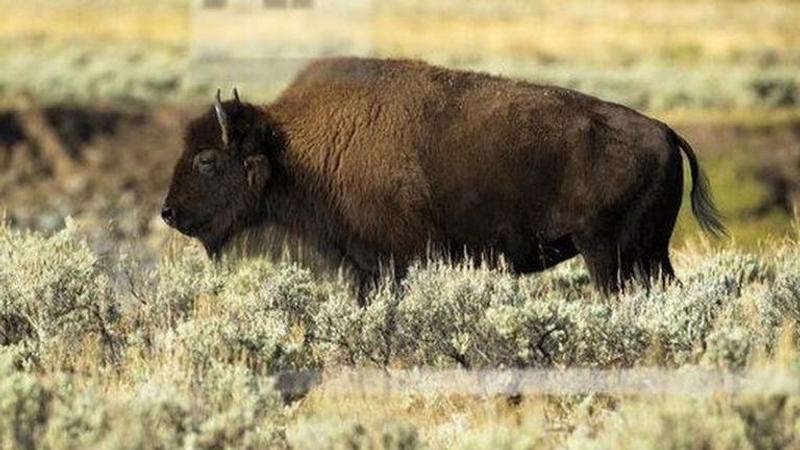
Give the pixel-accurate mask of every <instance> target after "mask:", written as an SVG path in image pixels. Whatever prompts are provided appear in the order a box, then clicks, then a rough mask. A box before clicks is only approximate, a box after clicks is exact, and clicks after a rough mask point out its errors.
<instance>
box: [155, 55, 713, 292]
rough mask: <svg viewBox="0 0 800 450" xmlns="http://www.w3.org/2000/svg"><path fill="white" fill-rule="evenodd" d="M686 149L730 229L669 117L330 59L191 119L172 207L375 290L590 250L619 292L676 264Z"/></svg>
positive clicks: (184, 224)
mask: <svg viewBox="0 0 800 450" xmlns="http://www.w3.org/2000/svg"><path fill="white" fill-rule="evenodd" d="M681 151H682V152H683V153H684V154H685V155H686V157H687V159H688V162H689V167H690V172H691V176H692V179H693V186H692V190H691V203H692V209H693V211H694V214H695V216H696V217H697V219H698V221H699V223H700V225H701V227H702V228H703V229H704V230H705V231H707V232H709V233H711V234H713V235H721V234H724V232H725V230H724V227H723V225H722V223H721V221H720V218H719V214H718V212H717V210H716V208H715V207H714V204H713V202H712V199H711V195H710V191H709V186H708V181H707V179H706V178H705V176H704V175H703V173H702V171H701V169H700V167H699V165H698V163H697V159H696V157H695V154H694V152H693V151H692V148H691V147H690V146H689V144H688V143H687V142H686V140H684V139H683V138H682V137H680V136H679V135H678V134H677V133H675V132H674V131H673V130H672V129H671V128H669V127H668V126H667V125H665V124H663V123H661V122H659V121H657V120H654V119H651V118H648V117H646V116H644V115H642V114H639V113H637V112H636V111H633V110H631V109H628V108H626V107H624V106H620V105H617V104H613V103H608V102H605V101H601V100H599V99H597V98H594V97H591V96H588V95H584V94H580V93H578V92H575V91H572V90H569V89H563V88H558V87H551V86H540V85H535V84H531V83H527V82H522V81H514V80H509V79H505V78H501V77H495V76H490V75H486V74H481V73H473V72H466V71H456V70H447V69H443V68H438V67H434V66H431V65H428V64H425V63H423V62H418V61H407V60H378V59H359V58H334V59H324V60H319V61H316V62H313V63H312V64H310V65H309V66H308V67H307V68H306V69H305V70H304V71H303V72H302V73H301V74H300V75H299V76H298V77H297V78H296V79H295V80H294V82H293V83H292V84H291V85H290V86H289V87H288V88H287V89H286V91H285V92H284V93H283V94H282V95H281V96H280V97H279V98H278V99H277V100H276V101H275V102H273V103H271V104H269V105H266V106H257V105H253V104H250V103H247V102H242V101H241V100H240V99H239V96H238V93H235V98H234V99H232V100H229V101H226V102H222V100H221V99H220V97H219V93H218V94H217V99H216V102H215V103H214V105H213V106H212V107H211V108H209V110H208V111H207V112H206V113H205V114H204V115H203V116H201V117H199V118H197V119H196V120H194V121H193V122H191V123H190V124H189V125H188V129H187V131H186V134H185V148H184V151H183V154H182V155H181V157H180V159H179V160H178V162H177V165H176V167H175V172H174V177H173V180H172V185H171V186H170V190H169V194H168V195H167V199H166V201H165V204H164V209H163V212H162V215H163V217H164V220H165V221H166V222H167V223H168V224H169V225H170V226H172V227H174V228H176V229H178V230H179V231H181V232H182V233H184V234H187V235H189V236H193V237H196V238H197V239H199V240H200V241H201V242H202V243H203V245H204V246H205V248H206V250H207V251H208V253H209V255H211V256H212V257H213V256H217V255H219V254H220V253H221V252H223V251H224V249H225V246H226V244H227V243H228V242H229V241H230V239H231V237H232V236H235V235H237V234H239V233H241V232H243V231H244V230H248V229H251V228H254V227H262V226H267V225H276V226H280V227H283V228H284V229H287V230H291V231H292V233H295V234H296V235H297V236H300V237H302V238H303V239H305V240H308V242H311V243H313V245H314V246H317V247H320V248H325V249H326V250H325V251H326V254H331V255H333V256H334V257H335V258H338V259H339V261H340V262H341V263H344V264H347V265H349V266H351V267H352V268H353V269H354V271H355V272H356V273H357V274H358V278H359V281H360V284H361V286H362V287H364V286H368V285H369V283H372V282H374V280H375V279H376V277H377V276H378V274H379V272H380V268H381V267H385V266H386V265H391V267H394V269H395V271H396V273H397V275H398V276H399V277H402V275H403V273H404V271H405V269H406V267H407V266H408V265H409V264H410V263H411V262H413V261H414V260H415V259H418V258H421V257H424V256H426V255H428V254H429V252H430V249H432V248H433V249H436V250H437V251H438V252H441V253H443V254H444V256H445V257H448V258H454V259H457V258H463V257H464V256H465V255H475V256H482V257H488V258H491V257H493V256H495V257H496V256H497V255H503V257H504V259H505V261H507V262H508V263H509V265H510V267H511V268H512V269H513V270H514V271H516V272H518V273H530V272H535V271H540V270H543V269H546V268H549V267H552V266H553V265H555V264H558V263H560V262H562V261H564V260H566V259H569V258H572V257H574V256H576V255H578V254H581V255H583V258H584V260H585V262H586V265H587V266H588V269H589V272H590V274H591V277H592V279H593V281H594V283H595V284H596V286H597V287H598V288H599V289H600V290H602V291H603V292H613V291H617V290H619V289H620V288H622V287H624V286H625V285H626V284H627V283H628V282H629V281H631V280H633V279H637V278H638V279H641V280H643V281H645V282H649V281H650V280H652V279H656V278H662V279H669V278H672V277H673V276H674V272H673V268H672V265H671V263H670V259H669V240H670V237H671V235H672V231H673V227H674V225H675V220H676V217H677V215H678V211H679V209H680V206H681V198H682V192H683V167H682V156H681ZM362 293H363V291H362ZM361 298H362V299H363V296H362V297H361Z"/></svg>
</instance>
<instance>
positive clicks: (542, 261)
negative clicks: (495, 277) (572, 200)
mask: <svg viewBox="0 0 800 450" xmlns="http://www.w3.org/2000/svg"><path fill="white" fill-rule="evenodd" d="M577 254H578V249H577V248H576V247H575V244H574V243H573V242H572V236H570V235H566V236H562V237H560V238H558V239H556V240H554V241H549V242H541V241H540V242H539V243H538V245H536V246H535V247H534V248H531V249H529V251H527V252H525V253H517V254H515V253H511V254H510V255H508V256H509V259H510V260H511V263H512V264H513V266H514V270H515V271H516V272H518V273H522V274H526V273H532V272H540V271H542V270H545V269H549V268H551V267H553V266H555V265H556V264H560V263H562V262H564V261H566V260H568V259H570V258H572V257H574V256H576V255H577Z"/></svg>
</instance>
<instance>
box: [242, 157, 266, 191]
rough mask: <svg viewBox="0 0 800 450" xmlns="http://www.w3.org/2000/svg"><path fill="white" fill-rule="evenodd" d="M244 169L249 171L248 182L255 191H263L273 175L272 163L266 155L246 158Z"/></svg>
mask: <svg viewBox="0 0 800 450" xmlns="http://www.w3.org/2000/svg"><path fill="white" fill-rule="evenodd" d="M244 170H245V171H246V172H247V184H248V186H250V189H252V190H253V191H254V192H261V191H262V190H263V189H264V186H266V185H267V181H268V180H269V177H270V175H272V165H271V164H270V163H269V160H268V159H267V157H266V156H264V155H252V156H248V157H247V158H245V160H244Z"/></svg>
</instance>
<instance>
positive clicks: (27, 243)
mask: <svg viewBox="0 0 800 450" xmlns="http://www.w3.org/2000/svg"><path fill="white" fill-rule="evenodd" d="M0 285H2V286H3V289H2V290H0V324H3V325H4V326H3V328H2V330H1V331H0V345H9V344H18V345H19V346H22V347H25V348H26V349H27V350H28V351H29V356H30V358H31V361H34V362H41V363H46V362H47V361H46V360H47V359H48V358H49V357H52V358H53V359H54V360H57V361H53V362H54V363H56V364H58V363H64V364H71V363H74V362H70V361H69V359H70V358H73V357H75V356H76V354H79V353H80V345H81V344H82V343H83V341H84V340H85V339H88V338H92V337H94V338H96V339H99V340H100V341H101V342H102V344H103V345H104V346H105V349H106V350H109V349H111V347H112V346H113V343H114V340H115V336H114V330H113V326H114V323H115V321H116V320H117V318H118V315H117V313H118V305H117V304H116V303H115V299H114V296H113V293H112V291H111V288H110V282H109V279H108V276H107V275H106V274H105V273H104V272H103V271H102V270H101V268H100V260H99V258H98V257H97V256H96V255H95V253H94V252H92V250H91V249H90V248H89V246H88V244H87V243H86V241H85V240H83V239H80V238H79V237H77V231H76V227H75V225H74V223H72V222H71V221H68V222H67V227H66V228H65V229H64V230H63V231H61V232H59V233H57V234H55V235H53V236H51V237H45V236H43V235H40V234H37V233H30V232H19V231H12V230H10V229H8V228H6V227H0Z"/></svg>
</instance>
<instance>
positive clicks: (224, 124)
mask: <svg viewBox="0 0 800 450" xmlns="http://www.w3.org/2000/svg"><path fill="white" fill-rule="evenodd" d="M214 110H215V111H216V112H217V121H218V122H219V129H220V130H221V131H222V144H223V145H224V146H225V147H227V146H228V142H229V139H228V115H227V114H225V109H223V108H222V98H221V97H220V90H219V89H217V100H216V101H215V102H214Z"/></svg>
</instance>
